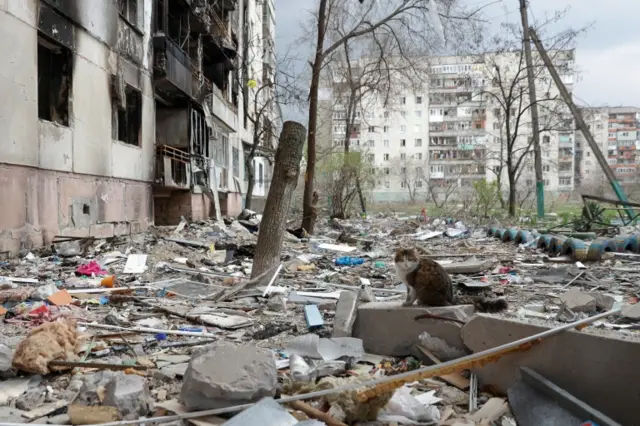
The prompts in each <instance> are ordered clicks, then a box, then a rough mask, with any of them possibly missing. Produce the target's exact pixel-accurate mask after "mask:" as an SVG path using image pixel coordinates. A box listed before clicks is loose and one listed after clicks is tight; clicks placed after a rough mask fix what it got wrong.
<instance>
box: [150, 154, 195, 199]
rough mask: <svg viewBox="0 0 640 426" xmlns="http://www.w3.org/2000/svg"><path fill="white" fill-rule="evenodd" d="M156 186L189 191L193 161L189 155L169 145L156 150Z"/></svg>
mask: <svg viewBox="0 0 640 426" xmlns="http://www.w3.org/2000/svg"><path fill="white" fill-rule="evenodd" d="M155 182H156V184H158V185H161V186H164V187H168V188H179V189H189V188H190V187H191V159H190V156H189V153H188V152H186V151H184V150H181V149H179V148H175V147H172V146H169V145H161V146H158V147H157V148H156V179H155Z"/></svg>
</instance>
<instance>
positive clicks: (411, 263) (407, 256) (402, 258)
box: [395, 247, 418, 270]
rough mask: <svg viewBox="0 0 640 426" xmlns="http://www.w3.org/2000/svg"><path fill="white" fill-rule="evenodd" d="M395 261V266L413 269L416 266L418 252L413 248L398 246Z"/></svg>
mask: <svg viewBox="0 0 640 426" xmlns="http://www.w3.org/2000/svg"><path fill="white" fill-rule="evenodd" d="M395 261H396V266H397V267H399V268H402V269H404V270H413V269H415V268H416V266H418V254H417V253H416V251H415V249H412V248H410V249H407V248H402V247H398V248H397V249H396V259H395Z"/></svg>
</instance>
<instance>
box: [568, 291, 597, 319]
mask: <svg viewBox="0 0 640 426" xmlns="http://www.w3.org/2000/svg"><path fill="white" fill-rule="evenodd" d="M560 300H561V301H562V303H563V304H564V306H566V307H567V308H568V309H571V310H572V311H573V312H585V313H593V312H595V311H596V298H595V297H593V296H591V295H590V294H587V293H583V292H581V291H580V290H579V289H577V288H572V289H571V290H569V291H568V292H566V293H565V294H563V295H562V296H560Z"/></svg>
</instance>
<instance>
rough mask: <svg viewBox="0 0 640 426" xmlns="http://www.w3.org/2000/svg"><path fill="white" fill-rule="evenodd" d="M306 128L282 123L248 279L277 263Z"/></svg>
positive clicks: (294, 123)
mask: <svg viewBox="0 0 640 426" xmlns="http://www.w3.org/2000/svg"><path fill="white" fill-rule="evenodd" d="M305 132H306V129H305V128H304V126H303V125H302V124H300V123H296V122H295V121H287V122H286V123H284V126H283V128H282V133H281V134H280V141H279V143H278V148H277V151H276V155H275V164H276V171H275V173H274V176H273V185H271V187H270V188H269V195H268V196H267V202H266V205H265V208H264V215H263V218H262V222H261V224H260V233H259V234H258V242H257V243H256V254H255V256H254V259H253V268H252V270H251V278H256V277H258V276H259V275H260V274H262V273H264V272H265V271H268V270H269V269H271V268H273V267H274V266H275V265H277V264H278V262H279V261H280V250H281V248H282V239H283V238H284V233H285V232H286V226H287V217H288V212H289V204H290V202H291V197H292V196H293V192H294V191H295V189H296V185H297V183H298V176H299V174H300V160H301V159H302V150H303V148H304V138H305Z"/></svg>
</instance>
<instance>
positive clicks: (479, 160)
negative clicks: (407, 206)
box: [318, 51, 575, 202]
mask: <svg viewBox="0 0 640 426" xmlns="http://www.w3.org/2000/svg"><path fill="white" fill-rule="evenodd" d="M554 57H555V61H556V63H557V64H558V67H559V69H560V72H561V75H562V78H563V81H564V83H565V84H566V85H567V88H568V89H569V90H570V91H571V90H572V87H573V74H572V72H571V70H572V69H573V61H574V52H573V51H563V52H556V55H554ZM490 61H491V65H489V64H488V60H487V58H486V57H485V58H479V57H472V56H467V57H465V56H451V57H437V58H430V59H429V61H428V62H427V60H425V65H424V69H425V72H424V78H423V80H424V84H411V83H412V82H402V83H401V84H398V85H397V87H396V88H395V89H394V91H392V93H393V96H392V99H385V103H384V104H382V103H381V102H380V100H379V99H376V97H375V96H370V97H369V98H367V97H365V99H364V100H363V101H362V102H361V107H360V108H359V109H358V110H357V111H356V121H355V122H354V126H353V128H351V129H347V128H346V120H345V119H346V111H345V107H344V102H343V100H341V99H339V96H337V95H336V93H339V92H340V91H339V90H336V81H335V78H334V79H331V80H330V79H328V78H327V79H325V80H324V85H323V90H322V91H321V105H320V119H319V122H320V128H319V132H318V140H319V141H320V143H321V144H322V145H323V147H324V149H325V151H328V150H331V149H333V150H334V151H336V150H337V151H339V150H342V149H343V145H344V140H345V135H346V134H347V132H348V133H349V137H350V141H351V142H350V149H351V150H360V151H361V152H363V154H364V155H366V156H367V158H368V159H369V160H371V161H372V162H373V164H374V165H375V168H376V170H377V184H376V188H375V190H374V191H373V197H374V199H375V200H376V201H381V202H400V201H408V200H409V198H410V196H409V193H410V191H409V189H411V190H412V191H413V190H415V193H416V199H422V200H424V199H426V197H427V193H428V188H432V190H433V191H434V192H435V193H437V194H440V195H437V196H444V194H445V193H447V191H451V192H454V193H455V196H457V197H459V198H460V197H463V196H464V193H465V192H467V191H471V190H472V188H473V182H474V181H477V180H480V179H483V178H486V179H487V180H489V181H493V180H495V179H496V178H497V176H498V173H500V175H501V179H502V186H503V190H506V188H507V187H506V182H507V176H506V171H505V169H506V167H505V166H506V132H505V129H506V122H505V120H506V117H505V111H504V110H503V108H501V106H500V105H499V103H497V102H496V99H495V98H494V97H492V96H491V93H496V94H498V93H499V91H500V84H501V83H500V82H496V81H495V80H496V79H495V74H494V73H493V72H491V69H490V68H491V67H495V66H500V67H501V69H502V70H503V74H502V75H503V77H504V78H505V79H507V80H508V78H509V77H508V76H509V75H513V74H516V73H519V74H517V75H524V71H523V69H522V68H520V69H519V68H518V57H517V55H514V54H512V53H502V54H495V55H493V57H492V58H491V59H490ZM362 62H366V59H362V60H361V63H360V64H358V65H357V66H356V67H354V68H358V67H359V68H363V67H364V66H365V65H363V64H362ZM514 78H518V77H517V76H516V77H514ZM413 83H415V82H413ZM521 83H522V84H525V85H526V79H524V80H522V82H521ZM536 85H537V90H538V96H539V99H540V97H542V98H544V99H546V100H548V101H547V102H545V105H546V109H545V108H541V112H540V115H541V121H542V129H543V130H544V131H543V132H542V134H541V147H542V157H543V169H544V179H545V184H546V188H547V190H548V191H552V192H570V191H572V190H573V188H574V162H573V154H574V142H575V135H574V124H573V120H572V119H571V116H570V114H569V111H568V109H567V108H566V107H565V106H564V104H563V103H562V101H561V100H560V99H559V93H558V91H557V88H555V86H554V85H553V84H552V83H551V78H550V77H549V75H548V73H546V72H541V73H540V74H539V79H538V80H537V81H536ZM528 104H529V102H528V95H527V96H526V99H525V105H528ZM524 110H525V108H523V111H522V113H521V112H520V111H511V116H512V117H513V116H516V115H517V116H519V121H518V137H517V139H516V148H515V150H516V151H518V152H521V151H520V150H521V149H526V147H527V145H528V143H529V141H530V140H531V135H532V133H531V122H530V112H529V110H528V109H527V110H526V111H524ZM511 125H512V126H513V125H514V121H513V119H512V123H511ZM512 134H513V133H512ZM523 163H524V165H523V167H522V171H521V174H520V176H519V181H518V182H519V186H520V187H521V188H522V189H523V191H529V190H531V191H533V190H534V189H535V172H534V167H533V154H532V153H531V154H530V155H528V156H527V157H526V158H525V160H524V162H523ZM500 166H502V168H500ZM409 186H412V187H411V188H409ZM455 196H454V197H453V198H455Z"/></svg>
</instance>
